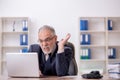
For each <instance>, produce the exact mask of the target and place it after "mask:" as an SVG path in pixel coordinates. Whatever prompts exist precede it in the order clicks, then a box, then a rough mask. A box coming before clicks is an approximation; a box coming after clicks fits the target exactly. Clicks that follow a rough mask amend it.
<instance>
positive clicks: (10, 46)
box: [2, 45, 28, 48]
mask: <svg viewBox="0 0 120 80" xmlns="http://www.w3.org/2000/svg"><path fill="white" fill-rule="evenodd" d="M2 47H3V48H24V47H28V45H25V46H23V45H21V46H2Z"/></svg>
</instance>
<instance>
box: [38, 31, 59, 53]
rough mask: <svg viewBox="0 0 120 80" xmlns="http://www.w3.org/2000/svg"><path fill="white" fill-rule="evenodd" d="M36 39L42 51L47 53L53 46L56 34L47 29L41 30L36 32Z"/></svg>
mask: <svg viewBox="0 0 120 80" xmlns="http://www.w3.org/2000/svg"><path fill="white" fill-rule="evenodd" d="M38 39H39V43H40V47H41V49H42V51H43V52H44V53H45V54H49V53H51V52H52V51H53V49H54V47H55V44H56V40H57V36H55V35H53V34H51V31H49V30H42V31H40V32H39V33H38Z"/></svg>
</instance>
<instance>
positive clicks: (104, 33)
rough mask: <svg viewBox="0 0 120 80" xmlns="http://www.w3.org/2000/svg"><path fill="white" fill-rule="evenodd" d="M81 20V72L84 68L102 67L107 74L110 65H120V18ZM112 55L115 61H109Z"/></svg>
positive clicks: (82, 18)
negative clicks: (117, 63)
mask: <svg viewBox="0 0 120 80" xmlns="http://www.w3.org/2000/svg"><path fill="white" fill-rule="evenodd" d="M79 20H80V25H79V28H80V33H79V37H80V38H79V39H80V42H79V43H80V46H79V47H80V48H79V49H80V50H79V51H80V52H79V55H80V58H82V59H79V68H80V70H79V72H81V69H82V68H85V69H90V68H92V69H93V68H98V67H99V66H101V65H102V66H101V67H100V68H101V69H102V70H104V71H103V72H104V73H105V74H107V73H108V72H107V70H108V69H107V65H108V64H109V63H116V62H119V63H120V17H80V18H79ZM88 35H89V36H88ZM88 43H89V44H88ZM113 49H114V51H113ZM112 54H114V56H115V59H108V56H110V55H112ZM86 55H87V56H86ZM86 57H87V58H88V59H86ZM89 57H90V58H89ZM100 63H101V64H100ZM81 66H82V67H81ZM89 66H92V67H89Z"/></svg>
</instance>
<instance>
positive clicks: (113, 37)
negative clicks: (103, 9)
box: [107, 17, 120, 63]
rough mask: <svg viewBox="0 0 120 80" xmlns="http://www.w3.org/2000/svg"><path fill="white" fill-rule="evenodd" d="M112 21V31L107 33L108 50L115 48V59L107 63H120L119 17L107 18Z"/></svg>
mask: <svg viewBox="0 0 120 80" xmlns="http://www.w3.org/2000/svg"><path fill="white" fill-rule="evenodd" d="M107 19H109V20H111V21H112V30H109V31H108V48H115V50H116V58H115V59H108V63H120V17H108V18H107Z"/></svg>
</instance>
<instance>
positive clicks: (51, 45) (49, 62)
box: [38, 25, 72, 76]
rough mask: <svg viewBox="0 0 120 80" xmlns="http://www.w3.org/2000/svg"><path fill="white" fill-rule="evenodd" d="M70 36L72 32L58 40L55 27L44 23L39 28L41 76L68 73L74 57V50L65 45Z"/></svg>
mask: <svg viewBox="0 0 120 80" xmlns="http://www.w3.org/2000/svg"><path fill="white" fill-rule="evenodd" d="M69 38H70V34H67V35H66V37H65V38H64V39H61V40H60V41H59V42H58V41H57V35H56V33H55V30H54V28H52V27H51V26H48V25H44V26H43V27H41V28H40V29H39V31H38V41H39V47H40V48H39V49H40V51H39V53H38V58H39V68H40V76H44V75H47V76H48V75H54V76H65V75H68V69H69V65H70V61H71V59H72V50H71V48H69V47H65V46H64V45H65V43H66V42H67V41H68V39H69Z"/></svg>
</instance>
